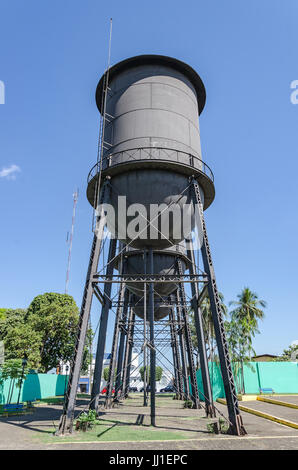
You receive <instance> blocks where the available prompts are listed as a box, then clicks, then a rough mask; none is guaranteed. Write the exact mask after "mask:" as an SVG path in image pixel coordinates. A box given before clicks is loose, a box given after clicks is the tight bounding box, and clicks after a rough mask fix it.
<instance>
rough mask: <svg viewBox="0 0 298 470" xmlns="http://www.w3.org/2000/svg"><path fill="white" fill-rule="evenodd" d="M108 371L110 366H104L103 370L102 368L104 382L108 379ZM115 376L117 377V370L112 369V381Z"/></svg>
mask: <svg viewBox="0 0 298 470" xmlns="http://www.w3.org/2000/svg"><path fill="white" fill-rule="evenodd" d="M109 372H110V368H109V367H105V368H104V370H103V378H104V380H105V381H106V382H107V381H108V380H109ZM116 377H117V370H116V369H115V371H114V382H115V380H116Z"/></svg>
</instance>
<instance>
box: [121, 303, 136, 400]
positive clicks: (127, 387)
mask: <svg viewBox="0 0 298 470" xmlns="http://www.w3.org/2000/svg"><path fill="white" fill-rule="evenodd" d="M135 318H136V315H135V312H134V311H133V313H132V320H131V333H130V340H129V351H128V365H127V373H126V383H125V395H124V396H125V398H127V396H128V390H129V380H130V367H131V360H132V349H133V335H134V329H135Z"/></svg>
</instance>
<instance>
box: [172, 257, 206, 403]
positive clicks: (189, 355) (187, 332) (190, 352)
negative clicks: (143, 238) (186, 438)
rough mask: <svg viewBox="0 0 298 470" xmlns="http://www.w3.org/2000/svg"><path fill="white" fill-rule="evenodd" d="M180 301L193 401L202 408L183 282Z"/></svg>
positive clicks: (180, 286)
mask: <svg viewBox="0 0 298 470" xmlns="http://www.w3.org/2000/svg"><path fill="white" fill-rule="evenodd" d="M177 264H178V272H179V275H181V272H182V268H181V261H180V259H179V258H178V260H177ZM178 300H179V303H180V302H181V303H182V306H181V311H182V317H183V321H184V334H185V342H186V352H187V358H188V366H189V375H190V384H191V399H192V401H193V407H194V408H196V409H197V408H201V405H200V400H199V392H198V383H197V375H196V368H195V363H194V355H193V347H192V340H191V333H190V327H189V320H188V313H187V310H186V309H187V307H186V298H185V292H184V285H183V283H182V282H180V283H179V287H178Z"/></svg>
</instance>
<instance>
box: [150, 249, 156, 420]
mask: <svg viewBox="0 0 298 470" xmlns="http://www.w3.org/2000/svg"><path fill="white" fill-rule="evenodd" d="M149 264H150V274H154V266H153V252H152V248H150V249H149ZM153 286H154V284H153V282H150V283H149V324H150V398H151V425H152V426H155V368H156V352H155V347H154V291H153Z"/></svg>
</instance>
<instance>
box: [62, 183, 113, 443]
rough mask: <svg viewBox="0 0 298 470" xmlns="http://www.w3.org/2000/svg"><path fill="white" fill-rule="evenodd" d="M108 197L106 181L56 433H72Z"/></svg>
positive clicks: (108, 187) (101, 196)
mask: <svg viewBox="0 0 298 470" xmlns="http://www.w3.org/2000/svg"><path fill="white" fill-rule="evenodd" d="M109 197H110V186H109V184H108V183H107V182H104V185H103V187H102V190H101V194H100V209H101V212H100V215H99V217H98V219H97V230H96V233H95V234H94V237H93V242H92V248H91V253H90V259H89V266H88V271H87V277H86V282H85V287H84V293H83V300H82V306H81V311H80V318H79V324H78V334H77V339H76V345H75V350H74V356H73V359H72V361H71V367H70V374H69V379H68V384H67V391H66V394H65V399H64V407H63V412H62V415H61V418H60V422H59V426H58V430H57V433H56V434H57V435H60V434H64V433H65V432H70V433H72V431H73V419H74V412H75V404H76V395H77V389H78V384H79V378H80V372H81V366H82V360H83V353H84V347H85V340H86V334H87V330H88V324H89V315H90V310H91V304H92V297H93V276H94V274H95V273H96V271H97V266H98V261H99V256H100V252H101V246H102V240H103V233H104V227H105V225H106V220H105V214H104V207H103V204H104V203H106V202H108V200H109Z"/></svg>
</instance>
